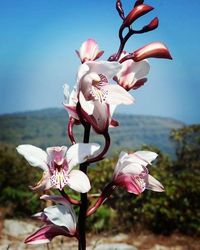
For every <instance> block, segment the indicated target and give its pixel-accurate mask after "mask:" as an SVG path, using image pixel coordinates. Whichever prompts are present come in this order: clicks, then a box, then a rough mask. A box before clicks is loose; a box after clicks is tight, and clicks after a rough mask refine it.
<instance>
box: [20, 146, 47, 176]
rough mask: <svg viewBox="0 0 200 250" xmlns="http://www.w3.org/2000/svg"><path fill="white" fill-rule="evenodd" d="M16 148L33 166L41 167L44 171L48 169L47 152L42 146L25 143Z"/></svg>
mask: <svg viewBox="0 0 200 250" xmlns="http://www.w3.org/2000/svg"><path fill="white" fill-rule="evenodd" d="M16 149H17V152H18V153H19V154H21V155H22V156H24V158H25V159H26V160H27V161H28V163H29V164H30V165H31V166H33V167H39V168H41V169H43V170H44V171H48V166H47V153H46V152H45V151H43V150H42V149H41V148H38V147H35V146H32V145H29V144H24V145H19V146H18V147H17V148H16Z"/></svg>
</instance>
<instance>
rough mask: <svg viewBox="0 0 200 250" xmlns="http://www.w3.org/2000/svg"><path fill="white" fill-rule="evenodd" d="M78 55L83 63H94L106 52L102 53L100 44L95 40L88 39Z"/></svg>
mask: <svg viewBox="0 0 200 250" xmlns="http://www.w3.org/2000/svg"><path fill="white" fill-rule="evenodd" d="M76 53H77V55H78V57H79V58H80V60H81V62H82V63H84V62H87V61H94V60H96V59H98V58H99V57H101V56H102V55H103V53H104V51H100V50H99V47H98V44H97V43H96V42H95V41H94V40H93V39H88V40H87V41H85V42H84V43H82V45H81V47H80V50H79V51H77V50H76Z"/></svg>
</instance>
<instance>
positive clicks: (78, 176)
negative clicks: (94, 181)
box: [68, 170, 91, 193]
mask: <svg viewBox="0 0 200 250" xmlns="http://www.w3.org/2000/svg"><path fill="white" fill-rule="evenodd" d="M68 186H69V187H70V188H71V189H73V190H75V191H77V192H79V193H87V192H88V191H89V190H90V188H91V186H90V181H89V179H88V177H87V175H86V174H84V173H83V172H82V171H80V170H72V171H71V172H70V174H69V180H68Z"/></svg>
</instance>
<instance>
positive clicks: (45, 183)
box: [30, 172, 52, 192]
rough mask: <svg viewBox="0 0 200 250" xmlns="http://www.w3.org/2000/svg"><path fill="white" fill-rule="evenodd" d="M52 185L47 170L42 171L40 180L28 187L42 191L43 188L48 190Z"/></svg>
mask: <svg viewBox="0 0 200 250" xmlns="http://www.w3.org/2000/svg"><path fill="white" fill-rule="evenodd" d="M51 187H52V184H51V181H50V174H49V172H43V176H42V178H41V180H40V181H39V182H38V183H37V184H36V185H35V186H30V188H31V189H32V190H34V191H37V192H42V191H45V190H48V189H50V188H51Z"/></svg>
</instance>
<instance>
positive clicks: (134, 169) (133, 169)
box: [121, 162, 148, 176]
mask: <svg viewBox="0 0 200 250" xmlns="http://www.w3.org/2000/svg"><path fill="white" fill-rule="evenodd" d="M125 164H126V166H125V167H124V168H123V169H122V170H121V172H122V173H123V174H132V175H135V176H137V175H140V174H141V173H142V172H146V173H148V170H147V169H146V168H144V167H143V166H142V165H140V164H137V163H128V162H126V163H125Z"/></svg>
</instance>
